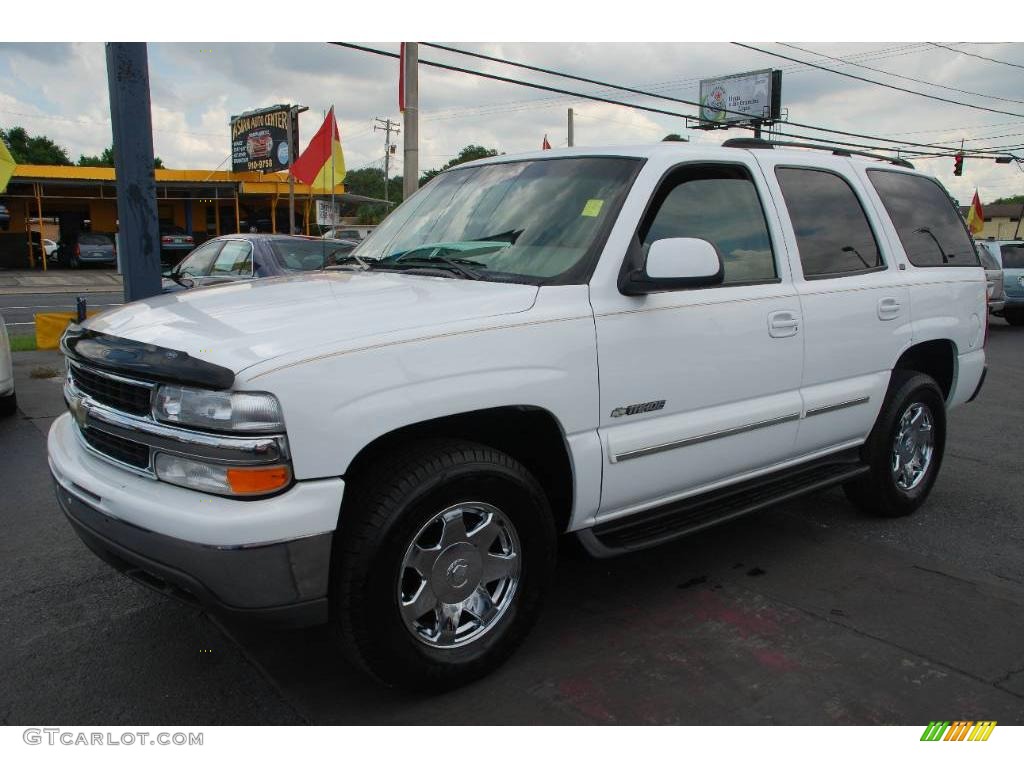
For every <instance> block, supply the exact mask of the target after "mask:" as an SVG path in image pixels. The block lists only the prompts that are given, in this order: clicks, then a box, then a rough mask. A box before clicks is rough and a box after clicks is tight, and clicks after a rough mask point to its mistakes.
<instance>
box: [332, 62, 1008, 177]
mask: <svg viewBox="0 0 1024 768" xmlns="http://www.w3.org/2000/svg"><path fill="white" fill-rule="evenodd" d="M421 44H422V45H428V46H430V45H433V44H430V43H421ZM331 45H336V46H339V47H342V48H349V49H352V50H357V51H362V52H365V53H373V54H376V55H378V56H386V57H388V58H393V59H397V58H398V54H397V53H391V52H389V51H382V50H380V49H377V48H370V47H368V46H365V45H358V44H356V43H342V42H334V43H331ZM433 47H444V46H437V45H433ZM450 50H452V51H454V52H457V53H462V54H464V55H467V56H478V57H481V58H488V59H492V60H496V61H498V62H499V63H507V64H509V65H511V66H517V67H521V68H526V69H535V70H543V68H540V67H532V66H531V65H528V64H522V63H520V62H513V61H510V60H507V59H498V57H493V56H487V55H486V54H477V53H474V52H470V51H461V50H459V49H457V48H451V49H450ZM419 63H420V64H423V65H426V66H431V67H436V68H439V69H445V70H448V71H452V72H460V73H462V74H469V75H475V76H477V77H483V78H487V79H490V80H497V81H499V82H505V83H510V84H512V85H520V86H524V87H527V88H534V89H537V90H543V91H549V92H552V93H559V94H563V95H567V96H575V97H578V98H581V99H588V100H591V101H599V102H604V103H607V104H615V105H617V106H622V107H628V108H630V109H638V110H641V111H647V112H653V113H656V114H662V115H668V116H670V117H678V118H683V119H690V120H695V119H698V118H696V117H695V116H694V115H688V114H684V113H681V112H672V111H670V110H666V109H660V108H658V107H651V106H644V105H639V104H631V103H629V102H624V101H619V100H617V99H609V98H603V97H598V96H593V95H590V94H585V93H580V92H578V91H570V90H567V89H564V88H557V87H555V86H550V85H541V84H539V83H532V82H528V81H525V80H518V79H516V78H511V77H505V76H503V75H496V74H492V73H489V72H481V71H479V70H473V69H467V68H465V67H457V66H455V65H452V64H443V63H440V62H435V61H429V60H427V59H423V58H421V59H420V60H419ZM548 72H550V73H551V74H554V75H556V76H558V77H564V78H568V79H572V80H580V81H583V82H589V83H594V84H597V85H601V86H602V87H609V88H615V89H618V90H624V91H629V92H632V93H638V94H640V95H644V96H650V97H653V98H658V99H664V100H667V101H673V102H678V103H681V104H687V105H691V106H700V104H699V103H698V102H694V101H689V100H687V99H679V98H675V97H672V96H664V95H662V94H659V93H651V92H647V91H641V90H639V89H635V88H628V87H625V86H618V85H614V84H611V83H604V82H602V81H599V80H593V79H591V78H585V77H581V76H577V75H570V74H566V73H563V72H557V71H555V70H548ZM726 111H730V112H732V113H733V114H741V115H743V116H744V117H747V118H749V117H750V115H748V114H746V113H741V112H737V111H736V110H726ZM786 124H787V125H791V126H794V127H797V128H804V129H808V130H812V131H820V132H823V133H830V134H835V135H839V136H848V137H851V138H859V139H866V140H869V141H879V142H884V143H889V144H899V145H902V146H904V147H923V148H925V149H937V150H940V151H941V152H942V153H943V154H941V155H937V156H945V153H950V152H957V151H963V150H960V149H959V148H957V147H950V146H944V145H941V144H926V143H921V142H909V141H908V142H897V141H894V140H892V139H888V138H885V137H880V136H872V135H870V134H862V133H853V132H851V131H841V130H838V129H835V128H825V127H822V126H816V125H808V124H805V123H796V122H790V121H786ZM780 135H781V134H780ZM802 138H813V140H815V141H826V139H821V138H818V137H802ZM873 149H882V150H884V151H888V152H896V151H898V149H897V148H888V147H873ZM965 154H970V155H972V156H977V154H976V152H975V151H973V150H971V151H969V152H965ZM983 159H994V158H984V157H983Z"/></svg>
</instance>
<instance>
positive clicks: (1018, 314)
mask: <svg viewBox="0 0 1024 768" xmlns="http://www.w3.org/2000/svg"><path fill="white" fill-rule="evenodd" d="M1003 318H1004V319H1005V320H1006V322H1008V323H1009V324H1010V325H1024V312H1022V311H1021V310H1019V309H1007V310H1003Z"/></svg>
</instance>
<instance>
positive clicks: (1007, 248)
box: [1000, 245, 1024, 269]
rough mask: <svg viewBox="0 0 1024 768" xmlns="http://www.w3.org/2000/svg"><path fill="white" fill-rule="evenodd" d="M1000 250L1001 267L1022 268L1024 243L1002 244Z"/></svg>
mask: <svg viewBox="0 0 1024 768" xmlns="http://www.w3.org/2000/svg"><path fill="white" fill-rule="evenodd" d="M1000 250H1001V252H1002V253H1001V255H1002V257H1003V269H1024V245H1004V246H1002V248H1001V249H1000Z"/></svg>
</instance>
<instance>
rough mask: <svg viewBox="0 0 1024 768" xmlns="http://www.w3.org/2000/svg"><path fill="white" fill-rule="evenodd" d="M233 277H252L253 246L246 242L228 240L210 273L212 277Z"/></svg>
mask: <svg viewBox="0 0 1024 768" xmlns="http://www.w3.org/2000/svg"><path fill="white" fill-rule="evenodd" d="M220 275H231V276H232V277H250V276H252V246H251V245H249V242H248V241H246V240H228V241H227V242H226V243H224V247H223V248H221V249H220V253H219V254H217V260H216V261H215V262H214V263H213V269H212V270H211V271H210V276H211V277H217V276H220Z"/></svg>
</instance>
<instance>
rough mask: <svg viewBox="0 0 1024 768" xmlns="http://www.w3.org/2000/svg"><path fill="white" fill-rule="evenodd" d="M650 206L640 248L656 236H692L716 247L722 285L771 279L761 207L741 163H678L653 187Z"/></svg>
mask: <svg viewBox="0 0 1024 768" xmlns="http://www.w3.org/2000/svg"><path fill="white" fill-rule="evenodd" d="M654 210H655V211H656V212H655V214H654V216H653V218H650V219H649V222H648V223H647V224H646V226H644V227H643V228H642V229H641V233H640V234H641V237H640V240H641V244H642V245H643V247H644V252H646V251H647V249H648V248H649V247H650V245H651V243H653V242H655V241H656V240H662V239H664V238H669V237H696V238H700V239H702V240H707V241H708V242H710V243H712V244H713V245H714V246H715V248H716V249H718V252H719V254H720V255H721V257H722V265H723V267H724V277H723V283H724V284H725V285H729V284H734V285H735V284H737V283H757V282H766V281H773V280H775V278H776V274H775V258H774V256H773V255H772V242H771V238H770V237H769V236H768V225H767V223H766V222H765V218H764V211H763V210H762V208H761V201H760V199H759V198H758V196H757V189H756V188H755V187H754V182H753V181H751V179H750V176H749V175H748V174H747V171H746V170H744V169H743V168H742V167H741V166H733V165H721V166H708V165H687V166H683V167H682V168H680V169H679V170H677V171H675V172H673V174H672V176H670V177H669V179H668V180H667V181H666V182H665V183H664V184H663V185H662V187H661V189H659V190H658V193H657V194H656V195H655V200H654Z"/></svg>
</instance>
